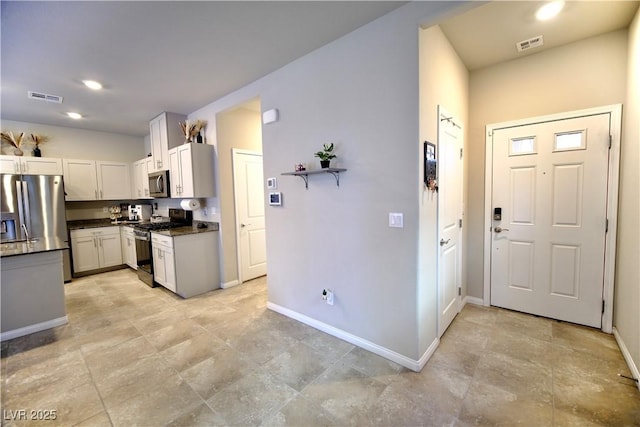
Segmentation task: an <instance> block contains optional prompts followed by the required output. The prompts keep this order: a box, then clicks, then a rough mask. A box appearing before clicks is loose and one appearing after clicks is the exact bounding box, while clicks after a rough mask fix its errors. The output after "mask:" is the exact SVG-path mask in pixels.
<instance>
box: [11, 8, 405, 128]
mask: <svg viewBox="0 0 640 427" xmlns="http://www.w3.org/2000/svg"><path fill="white" fill-rule="evenodd" d="M403 4H404V2H398V1H386V2H385V1H355V2H341V1H328V2H308V1H285V2H271V1H257V2H243V1H241V2H238V1H234V2H221V1H194V2H182V1H157V2H156V1H124V2H121V1H98V2H96V1H86V2H85V1H80V2H77V1H41V2H30V1H25V2H22V1H4V0H3V1H2V3H1V18H2V19H1V24H2V25H1V29H0V31H1V54H2V61H1V62H2V65H1V71H2V74H1V77H2V93H1V102H2V104H1V107H2V110H1V111H2V119H6V120H16V121H25V122H33V123H43V124H50V125H57V126H69V127H77V128H83V129H90V130H98V131H105V132H115V133H121V134H126V135H135V136H144V135H146V134H148V133H149V120H150V119H151V118H153V117H155V116H156V115H158V114H159V113H161V112H162V111H171V112H176V113H182V114H188V113H191V112H193V111H195V110H197V109H198V108H201V107H203V106H205V105H207V104H209V103H211V102H212V101H214V100H216V99H219V98H221V97H223V96H224V95H227V94H229V93H231V92H233V91H235V90H237V89H239V88H241V87H243V86H246V85H247V84H249V83H251V82H253V81H255V80H257V79H259V78H260V77H262V76H264V75H266V74H268V73H270V72H272V71H275V70H277V69H278V68H280V67H282V66H284V65H286V64H287V63H289V62H291V61H293V60H294V59H296V58H299V57H301V56H303V55H305V54H306V53H308V52H311V51H313V50H315V49H317V48H319V47H321V46H323V45H325V44H327V43H329V42H331V41H333V40H335V39H337V38H339V37H341V36H343V35H345V34H347V33H349V32H351V31H353V30H355V29H357V28H358V27H361V26H363V25H365V24H367V23H369V22H371V21H373V20H375V19H377V18H378V17H380V16H383V15H385V14H387V13H389V12H390V11H392V10H393V9H396V8H398V7H400V6H402V5H403ZM84 79H93V80H98V81H100V82H102V83H103V85H104V86H105V88H104V89H103V90H102V91H99V92H94V91H90V90H89V89H87V88H86V87H85V86H84V85H83V84H82V80H84ZM27 91H36V92H41V93H45V94H50V95H58V96H62V97H63V103H62V104H55V103H51V102H45V101H40V100H32V99H28V98H27ZM68 111H77V112H79V113H81V114H83V115H84V116H85V117H84V118H83V119H81V120H78V121H73V120H71V119H69V118H68V117H67V116H66V112H68Z"/></svg>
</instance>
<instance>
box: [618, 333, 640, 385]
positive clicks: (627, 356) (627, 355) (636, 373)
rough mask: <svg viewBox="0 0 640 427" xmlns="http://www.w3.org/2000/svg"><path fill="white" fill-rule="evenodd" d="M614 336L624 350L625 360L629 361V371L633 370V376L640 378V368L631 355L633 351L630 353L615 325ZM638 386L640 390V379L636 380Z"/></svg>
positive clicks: (621, 349) (622, 350)
mask: <svg viewBox="0 0 640 427" xmlns="http://www.w3.org/2000/svg"><path fill="white" fill-rule="evenodd" d="M613 336H614V337H615V338H616V342H617V343H618V347H620V351H621V352H622V356H623V357H624V360H625V362H627V366H628V367H629V371H631V376H632V377H633V378H635V379H636V380H637V379H640V370H638V367H637V366H636V364H635V362H634V361H633V358H632V357H631V353H629V349H628V348H627V346H626V344H625V343H624V341H623V340H622V337H621V336H620V333H619V332H618V330H617V329H616V327H615V326H614V327H613ZM636 386H637V387H638V390H640V381H638V382H636Z"/></svg>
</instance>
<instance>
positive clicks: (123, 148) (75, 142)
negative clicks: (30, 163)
mask: <svg viewBox="0 0 640 427" xmlns="http://www.w3.org/2000/svg"><path fill="white" fill-rule="evenodd" d="M1 126H2V131H3V132H8V131H12V132H14V133H16V132H18V133H19V132H24V133H25V140H24V141H25V142H24V143H23V144H24V148H23V151H24V153H25V154H24V155H25V156H31V151H32V150H33V147H34V145H33V144H32V143H30V142H28V141H29V139H28V138H27V136H28V135H29V134H31V133H34V134H39V135H46V136H48V137H49V141H47V142H44V143H42V144H41V145H40V149H41V150H42V156H43V157H60V158H67V159H89V160H113V161H117V162H133V161H136V160H139V159H141V158H143V157H145V156H146V152H145V149H144V138H142V137H134V136H129V135H121V134H117V133H107V132H96V131H90V130H84V129H74V128H68V127H62V126H50V125H43V124H39V123H26V122H17V121H12V120H2V122H1ZM12 150H13V149H12V147H11V146H10V145H8V144H2V154H13V151H12Z"/></svg>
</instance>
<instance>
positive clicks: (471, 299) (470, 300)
mask: <svg viewBox="0 0 640 427" xmlns="http://www.w3.org/2000/svg"><path fill="white" fill-rule="evenodd" d="M467 304H474V305H484V300H483V299H482V298H477V297H470V296H469V295H467V296H466V297H464V303H463V304H462V306H463V307H464V306H465V305H467Z"/></svg>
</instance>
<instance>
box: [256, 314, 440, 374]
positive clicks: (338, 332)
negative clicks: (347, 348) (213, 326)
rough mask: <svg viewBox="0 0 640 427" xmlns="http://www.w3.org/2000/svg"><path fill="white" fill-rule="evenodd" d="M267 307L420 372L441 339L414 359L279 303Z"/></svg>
mask: <svg viewBox="0 0 640 427" xmlns="http://www.w3.org/2000/svg"><path fill="white" fill-rule="evenodd" d="M267 308H268V309H269V310H273V311H275V312H276V313H280V314H282V315H283V316H287V317H290V318H292V319H294V320H297V321H298V322H302V323H304V324H305V325H309V326H311V327H312V328H315V329H318V330H320V331H322V332H326V333H327V334H329V335H332V336H334V337H336V338H340V339H341V340H344V341H347V342H348V343H351V344H353V345H355V346H358V347H360V348H363V349H365V350H368V351H370V352H372V353H375V354H377V355H378V356H381V357H384V358H385V359H389V360H391V361H393V362H396V363H397V364H399V365H402V366H404V367H405V368H407V369H411V370H412V371H415V372H420V370H421V369H422V367H423V366H424V365H425V364H426V363H427V360H429V358H430V357H431V355H432V354H433V352H434V351H435V349H436V348H437V347H438V343H439V340H438V339H437V338H436V341H437V342H435V341H434V343H432V344H431V345H430V346H429V348H428V349H427V351H426V352H425V354H424V355H422V357H421V358H420V360H413V359H411V358H409V357H407V356H404V355H402V354H400V353H397V352H395V351H393V350H390V349H388V348H386V347H382V346H380V345H378V344H376V343H373V342H371V341H367V340H365V339H363V338H360V337H358V336H356V335H353V334H351V333H349V332H346V331H343V330H342V329H338V328H336V327H334V326H331V325H328V324H326V323H324V322H320V321H318V320H316V319H312V318H311V317H308V316H305V315H304V314H301V313H298V312H296V311H293V310H290V309H288V308H286V307H282V306H280V305H278V304H274V303H272V302H268V303H267Z"/></svg>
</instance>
